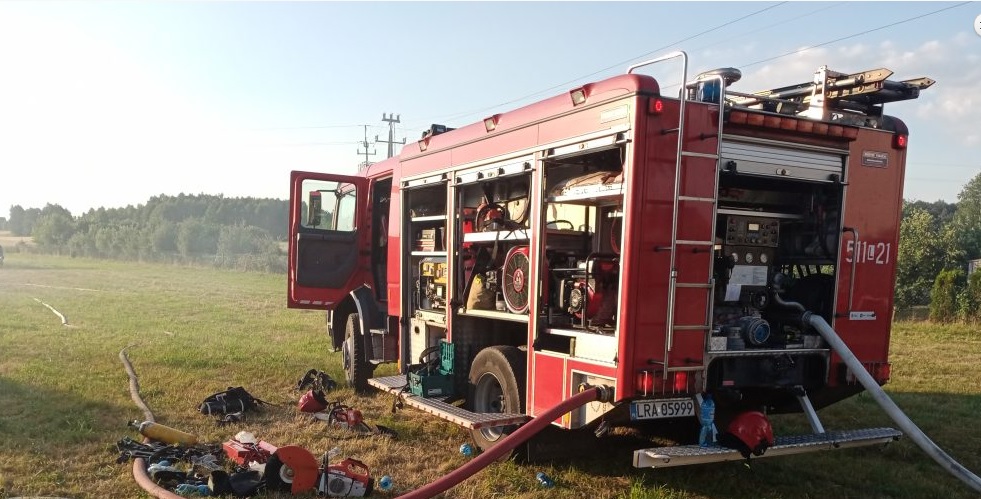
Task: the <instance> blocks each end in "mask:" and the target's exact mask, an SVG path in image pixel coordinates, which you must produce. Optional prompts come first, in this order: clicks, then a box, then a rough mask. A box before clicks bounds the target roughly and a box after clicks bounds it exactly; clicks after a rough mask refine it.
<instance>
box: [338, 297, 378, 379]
mask: <svg viewBox="0 0 981 499" xmlns="http://www.w3.org/2000/svg"><path fill="white" fill-rule="evenodd" d="M341 359H342V360H343V362H344V377H345V378H347V385H348V386H350V387H351V388H354V391H355V392H357V393H365V392H367V391H368V378H370V377H371V373H372V371H373V369H372V365H371V363H369V362H368V360H367V357H366V356H365V344H364V335H362V334H361V316H359V315H358V314H349V315H348V316H347V324H346V327H345V328H344V343H343V344H342V345H341Z"/></svg>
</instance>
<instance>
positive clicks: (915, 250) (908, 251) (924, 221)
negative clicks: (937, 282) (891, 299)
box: [896, 206, 944, 309]
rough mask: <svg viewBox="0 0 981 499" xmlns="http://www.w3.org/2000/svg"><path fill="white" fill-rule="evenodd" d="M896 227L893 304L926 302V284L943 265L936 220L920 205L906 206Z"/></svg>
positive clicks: (900, 306) (910, 304)
mask: <svg viewBox="0 0 981 499" xmlns="http://www.w3.org/2000/svg"><path fill="white" fill-rule="evenodd" d="M903 212H904V216H903V219H902V222H901V223H900V226H899V258H898V259H897V260H896V307H897V308H900V309H902V308H907V307H910V306H914V305H926V304H927V303H929V301H930V287H931V286H932V285H933V282H934V278H935V277H936V276H937V273H938V272H940V270H941V269H943V266H944V248H943V238H942V237H941V235H940V230H939V229H938V227H937V224H936V220H935V219H934V217H933V216H932V215H931V214H930V213H928V212H927V211H926V210H924V209H923V208H919V207H907V206H904V209H903Z"/></svg>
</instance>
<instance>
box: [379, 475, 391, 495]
mask: <svg viewBox="0 0 981 499" xmlns="http://www.w3.org/2000/svg"><path fill="white" fill-rule="evenodd" d="M378 490H380V491H382V492H388V491H389V490H392V477H390V476H388V475H382V477H381V478H379V479H378Z"/></svg>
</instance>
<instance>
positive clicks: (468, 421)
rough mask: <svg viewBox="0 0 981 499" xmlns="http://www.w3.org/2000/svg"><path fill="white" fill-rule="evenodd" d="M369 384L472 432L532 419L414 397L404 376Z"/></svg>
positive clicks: (372, 380) (440, 400) (431, 398)
mask: <svg viewBox="0 0 981 499" xmlns="http://www.w3.org/2000/svg"><path fill="white" fill-rule="evenodd" d="M368 384H369V385H371V386H373V387H375V388H377V389H379V390H383V391H386V392H390V393H394V394H397V395H400V396H401V397H402V400H404V401H405V403H406V404H407V405H410V406H412V407H415V408H416V409H421V410H423V411H426V412H428V413H430V414H433V415H435V416H437V417H439V418H441V419H445V420H447V421H449V422H451V423H456V424H458V425H460V426H462V427H464V428H467V429H471V430H479V429H481V428H491V427H494V426H507V425H513V424H522V423H524V422H526V421H528V420H529V419H531V416H528V415H525V414H500V413H490V412H488V413H477V412H470V411H468V410H466V409H463V408H461V407H457V406H455V405H452V404H449V403H447V399H448V397H430V398H425V397H420V396H418V395H414V394H412V393H410V392H409V391H408V390H407V389H406V387H407V385H408V380H407V379H406V377H405V376H404V375H398V376H385V377H381V378H371V379H369V380H368Z"/></svg>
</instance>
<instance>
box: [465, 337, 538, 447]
mask: <svg viewBox="0 0 981 499" xmlns="http://www.w3.org/2000/svg"><path fill="white" fill-rule="evenodd" d="M526 365H527V357H526V353H525V352H523V351H521V350H520V349H518V348H517V347H512V346H503V345H497V346H492V347H487V348H485V349H483V350H481V351H480V352H479V353H478V354H477V356H476V357H475V358H474V359H473V363H472V364H471V365H470V379H469V382H470V397H469V399H470V406H471V407H472V408H473V411H474V412H478V413H481V412H483V413H487V412H496V413H509V414H524V412H525V373H526V368H525V366H526ZM516 428H517V426H506V427H495V428H480V429H476V430H471V431H470V436H471V438H473V440H474V443H476V444H477V446H478V447H480V448H481V449H482V450H487V449H490V448H491V447H493V446H494V445H495V444H496V443H497V442H498V441H499V440H501V439H502V438H503V437H504V436H505V435H507V434H509V433H511V432H512V431H514V430H515V429H516ZM505 458H506V457H505Z"/></svg>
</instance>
